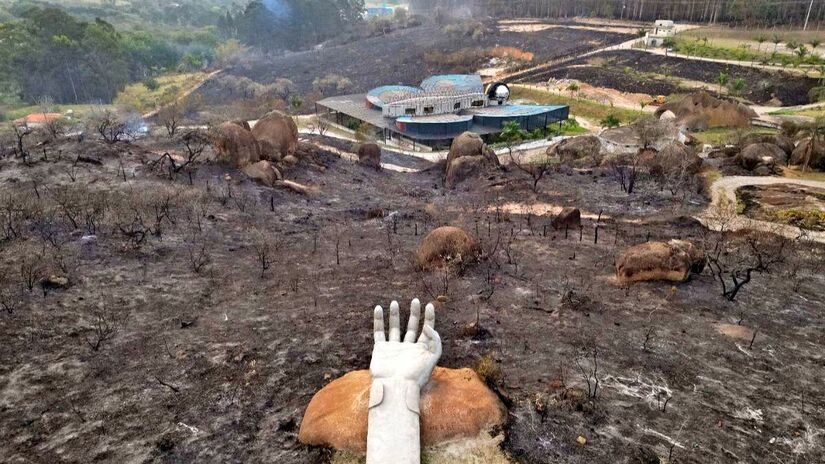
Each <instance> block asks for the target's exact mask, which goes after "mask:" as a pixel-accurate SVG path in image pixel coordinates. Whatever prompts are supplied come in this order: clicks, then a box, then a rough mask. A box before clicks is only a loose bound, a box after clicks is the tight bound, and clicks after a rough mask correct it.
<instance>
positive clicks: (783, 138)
mask: <svg viewBox="0 0 825 464" xmlns="http://www.w3.org/2000/svg"><path fill="white" fill-rule="evenodd" d="M754 143H771V144H774V145H776V146H777V147H779V148H781V149H782V151H784V152H785V154H786V155H787V156H791V154H792V153H793V151H794V148H796V144H794V142H793V140H792V139H791V138H790V137H788V136H787V135H783V134H750V135H748V136H746V137H745V138H744V140H742V144H741V145H742V146H743V147H747V146H748V145H752V144H754Z"/></svg>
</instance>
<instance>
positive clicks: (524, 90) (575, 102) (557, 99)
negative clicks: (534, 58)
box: [510, 85, 639, 124]
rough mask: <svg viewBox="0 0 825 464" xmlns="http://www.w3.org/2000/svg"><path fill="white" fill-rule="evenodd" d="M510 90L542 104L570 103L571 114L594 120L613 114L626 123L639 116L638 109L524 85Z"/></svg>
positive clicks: (519, 98)
mask: <svg viewBox="0 0 825 464" xmlns="http://www.w3.org/2000/svg"><path fill="white" fill-rule="evenodd" d="M510 90H511V92H512V93H511V96H512V98H513V99H517V100H527V101H531V102H534V103H538V104H540V105H568V106H570V113H571V115H575V116H581V117H583V118H586V119H591V120H594V121H602V120H605V119H606V118H608V116H610V115H613V117H615V118H617V119H618V120H619V121H620V123H622V124H625V123H628V122H632V121H634V120H636V119H637V118H638V117H639V112H638V111H634V110H630V109H626V108H617V107H612V106H610V105H603V104H601V103H596V102H593V101H589V100H583V99H579V98H572V97H568V96H564V95H559V94H556V93H552V92H547V91H545V90H541V89H534V88H531V87H526V86H523V85H512V86H511V87H510Z"/></svg>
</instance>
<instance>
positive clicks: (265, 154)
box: [252, 111, 298, 161]
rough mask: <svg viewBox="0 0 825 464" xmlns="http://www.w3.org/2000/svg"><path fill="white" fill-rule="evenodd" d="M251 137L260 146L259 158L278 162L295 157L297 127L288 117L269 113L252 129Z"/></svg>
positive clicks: (272, 112)
mask: <svg viewBox="0 0 825 464" xmlns="http://www.w3.org/2000/svg"><path fill="white" fill-rule="evenodd" d="M252 135H254V136H255V139H256V140H258V143H259V144H260V146H261V157H262V158H264V159H269V160H275V161H277V160H280V159H281V158H283V157H285V156H289V155H295V152H296V150H297V149H298V126H297V125H296V124H295V121H294V120H293V119H292V118H291V117H290V116H288V115H286V114H284V113H282V112H280V111H270V112H269V113H267V114H266V116H264V117H263V118H261V119H260V120H259V121H258V122H257V123H256V124H255V127H253V128H252Z"/></svg>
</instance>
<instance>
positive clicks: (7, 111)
mask: <svg viewBox="0 0 825 464" xmlns="http://www.w3.org/2000/svg"><path fill="white" fill-rule="evenodd" d="M110 106H111V105H90V104H82V105H54V106H52V107H51V108H49V112H50V113H66V112H67V111H70V110H71V111H73V112H74V117H75V118H83V117H84V116H85V115H86V114H88V113H90V112H91V111H92V110H94V109H99V108H107V107H110ZM41 111H42V110H41V108H40V107H39V106H36V105H23V106H14V107H11V108H3V110H2V115H3V117H4V118H5V120H6V121H13V120H15V119H19V118H22V117H24V116H27V115H29V114H31V113H39V112H41Z"/></svg>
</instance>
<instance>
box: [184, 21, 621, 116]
mask: <svg viewBox="0 0 825 464" xmlns="http://www.w3.org/2000/svg"><path fill="white" fill-rule="evenodd" d="M629 37H630V36H628V35H625V34H618V33H612V32H598V31H590V30H582V29H571V28H565V27H558V28H551V29H548V30H545V31H541V32H534V33H518V32H501V31H497V30H496V29H495V28H494V27H490V28H489V29H488V33H487V34H485V35H484V36H483V37H481V38H476V39H474V38H472V37H468V36H456V35H451V34H448V33H446V32H444V29H443V28H442V27H438V26H420V27H415V28H410V29H404V30H400V31H396V32H392V33H390V34H388V35H386V36H381V37H373V38H369V39H364V40H358V41H355V42H351V43H348V44H346V45H339V46H329V47H324V48H320V49H316V50H312V51H306V52H301V53H291V54H287V55H284V56H276V57H263V58H261V59H251V60H249V61H246V62H244V63H243V64H240V65H237V66H235V67H233V68H230V69H228V70H227V71H226V75H228V76H243V77H247V78H250V79H252V80H254V81H256V82H259V83H263V84H267V83H271V82H274V81H275V80H276V79H278V78H287V79H289V80H291V81H292V82H294V83H295V85H296V86H297V89H298V92H300V93H301V94H307V93H309V92H311V91H312V90H313V81H314V80H315V79H316V78H318V77H323V76H324V75H326V74H328V73H335V74H338V75H341V76H344V77H346V78H348V79H350V80H351V81H352V84H353V85H352V87H350V88H348V89H346V91H347V92H352V93H357V92H366V91H367V90H369V89H371V88H374V87H377V86H379V85H388V84H408V85H418V84H419V83H420V82H421V81H422V80H423V79H425V78H426V77H429V76H431V75H434V74H442V73H452V72H459V73H467V72H475V71H476V70H478V69H479V68H480V67H482V66H483V65H484V64H485V63H486V61H488V60H489V58H490V57H491V56H492V55H490V51H491V50H492V49H493V48H495V47H513V48H516V49H519V50H521V51H526V52H530V53H533V54H534V60H533V61H534V62H536V63H539V62H543V61H547V60H552V59H555V58H560V57H563V56H568V55H571V54H578V53H583V52H586V51H589V50H593V49H596V48H598V47H600V46H604V45H609V44H612V43H618V42H621V41H623V40H627V39H628V38H629ZM199 94H200V95H202V96H203V100H204V101H206V102H209V104H210V105H224V104H230V103H232V99H233V98H234V97H232V96H230V95H229V94H228V93H227V92H226V91H225V89H223V88H222V86H221V85H220V80H219V79H213V80H211V81H210V82H209V83H207V84H206V85H204V86H203V87H202V88H201V89H200V90H199ZM305 110H306V111H310V110H312V108H305Z"/></svg>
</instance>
